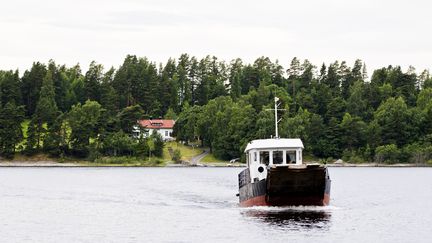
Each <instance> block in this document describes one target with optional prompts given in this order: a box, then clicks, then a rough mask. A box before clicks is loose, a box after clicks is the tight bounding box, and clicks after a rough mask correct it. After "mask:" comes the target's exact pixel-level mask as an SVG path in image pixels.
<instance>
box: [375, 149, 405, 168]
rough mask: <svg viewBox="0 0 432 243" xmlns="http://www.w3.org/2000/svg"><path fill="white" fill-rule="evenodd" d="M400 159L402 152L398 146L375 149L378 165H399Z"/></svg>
mask: <svg viewBox="0 0 432 243" xmlns="http://www.w3.org/2000/svg"><path fill="white" fill-rule="evenodd" d="M399 157H400V151H399V149H398V147H397V146H396V144H388V145H383V146H379V147H377V148H376V149H375V161H376V162H377V163H383V162H384V163H389V164H391V163H397V162H398V161H399Z"/></svg>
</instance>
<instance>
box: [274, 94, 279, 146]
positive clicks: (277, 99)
mask: <svg viewBox="0 0 432 243" xmlns="http://www.w3.org/2000/svg"><path fill="white" fill-rule="evenodd" d="M274 101H275V104H274V113H275V131H276V132H275V133H276V136H275V137H276V138H279V132H278V122H279V121H278V116H277V111H278V105H279V104H278V103H277V102H278V101H279V98H278V97H276V96H275V98H274Z"/></svg>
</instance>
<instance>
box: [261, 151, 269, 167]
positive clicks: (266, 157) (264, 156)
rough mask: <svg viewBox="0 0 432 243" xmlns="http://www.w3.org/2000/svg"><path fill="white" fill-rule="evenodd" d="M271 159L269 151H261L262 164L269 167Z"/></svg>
mask: <svg viewBox="0 0 432 243" xmlns="http://www.w3.org/2000/svg"><path fill="white" fill-rule="evenodd" d="M269 157H270V153H269V151H261V152H260V163H261V164H265V165H268V164H269V159H270V158H269Z"/></svg>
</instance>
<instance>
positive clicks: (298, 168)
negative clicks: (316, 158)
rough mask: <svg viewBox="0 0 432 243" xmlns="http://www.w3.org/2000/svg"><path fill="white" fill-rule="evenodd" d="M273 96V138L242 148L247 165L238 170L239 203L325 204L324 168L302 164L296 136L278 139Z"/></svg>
mask: <svg viewBox="0 0 432 243" xmlns="http://www.w3.org/2000/svg"><path fill="white" fill-rule="evenodd" d="M277 101H278V99H277V98H275V121H276V123H275V125H276V137H275V138H271V139H258V140H253V141H251V142H249V143H248V145H247V146H246V149H245V153H246V163H247V168H246V169H245V170H243V171H242V172H240V174H239V176H238V179H239V201H240V205H241V206H246V207H247V206H291V205H316V206H325V205H328V204H329V202H330V183H331V180H330V177H329V174H328V170H327V167H325V166H322V165H319V164H304V163H303V159H302V150H303V149H304V146H303V142H302V141H301V140H300V139H299V138H278V131H277V121H278V120H277Z"/></svg>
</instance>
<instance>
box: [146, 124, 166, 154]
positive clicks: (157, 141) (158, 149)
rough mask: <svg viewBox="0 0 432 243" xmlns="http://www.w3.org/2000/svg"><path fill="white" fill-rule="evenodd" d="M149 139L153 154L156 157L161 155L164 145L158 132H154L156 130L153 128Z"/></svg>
mask: <svg viewBox="0 0 432 243" xmlns="http://www.w3.org/2000/svg"><path fill="white" fill-rule="evenodd" d="M150 140H152V141H153V146H152V147H153V148H152V152H153V154H154V155H155V156H156V157H162V155H163V148H164V146H165V144H164V141H163V139H162V136H161V135H160V134H159V133H158V132H156V130H153V134H152V135H151V137H150ZM149 147H150V146H149Z"/></svg>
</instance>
